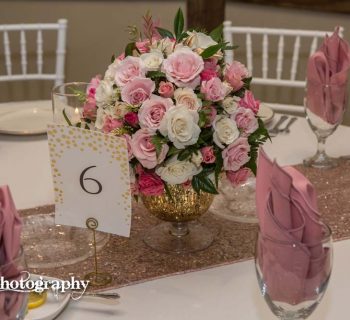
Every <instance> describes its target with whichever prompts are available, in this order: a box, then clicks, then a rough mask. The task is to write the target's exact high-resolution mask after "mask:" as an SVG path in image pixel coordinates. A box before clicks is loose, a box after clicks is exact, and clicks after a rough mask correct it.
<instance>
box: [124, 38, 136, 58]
mask: <svg viewBox="0 0 350 320" xmlns="http://www.w3.org/2000/svg"><path fill="white" fill-rule="evenodd" d="M135 49H137V48H136V43H135V42H130V43H128V44H127V45H126V47H125V57H127V56H132V55H133V51H134V50H135Z"/></svg>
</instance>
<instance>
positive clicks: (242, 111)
mask: <svg viewBox="0 0 350 320" xmlns="http://www.w3.org/2000/svg"><path fill="white" fill-rule="evenodd" d="M231 119H232V120H234V121H236V124H237V127H238V128H239V129H242V130H243V134H244V135H249V134H251V133H253V132H254V131H255V130H256V129H258V127H259V124H258V120H257V119H256V118H255V115H254V112H253V111H252V110H251V109H246V108H242V107H240V108H238V110H237V111H236V112H235V113H233V114H232V115H231Z"/></svg>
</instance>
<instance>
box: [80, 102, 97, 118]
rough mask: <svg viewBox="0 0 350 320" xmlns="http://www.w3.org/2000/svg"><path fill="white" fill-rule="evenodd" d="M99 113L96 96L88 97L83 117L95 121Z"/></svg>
mask: <svg viewBox="0 0 350 320" xmlns="http://www.w3.org/2000/svg"><path fill="white" fill-rule="evenodd" d="M96 115H97V105H96V100H95V98H92V97H90V96H89V97H88V99H87V101H86V102H85V103H84V106H83V117H84V118H85V119H90V120H93V121H95V120H96Z"/></svg>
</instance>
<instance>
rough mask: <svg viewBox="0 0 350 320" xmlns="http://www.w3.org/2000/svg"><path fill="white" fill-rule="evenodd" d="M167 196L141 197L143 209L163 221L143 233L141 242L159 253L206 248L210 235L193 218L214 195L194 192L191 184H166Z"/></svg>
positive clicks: (205, 208)
mask: <svg viewBox="0 0 350 320" xmlns="http://www.w3.org/2000/svg"><path fill="white" fill-rule="evenodd" d="M168 189H169V193H170V194H171V197H170V196H169V195H168V194H167V193H164V194H163V195H160V196H142V197H141V198H142V201H143V203H144V205H145V207H146V209H147V210H148V211H149V212H150V213H151V214H152V215H154V216H156V217H157V218H159V219H161V220H163V221H166V222H163V223H160V224H158V225H157V226H155V227H154V228H152V229H151V230H150V231H148V232H147V234H146V236H145V238H144V241H145V243H146V244H147V245H148V246H150V247H151V248H153V249H155V250H157V251H161V252H175V253H186V252H194V251H199V250H203V249H206V248H207V247H209V246H210V245H211V243H212V242H213V239H214V237H213V234H212V233H211V231H210V230H209V229H208V228H206V227H205V226H203V225H201V224H200V223H199V222H197V221H194V220H196V219H197V218H199V217H200V216H201V215H202V214H204V213H205V212H206V211H207V210H208V209H209V207H210V205H211V204H212V202H213V200H214V195H213V194H210V193H206V192H202V191H201V192H200V193H199V194H198V193H196V192H195V191H194V190H193V188H192V187H184V186H183V185H168Z"/></svg>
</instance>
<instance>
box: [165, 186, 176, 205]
mask: <svg viewBox="0 0 350 320" xmlns="http://www.w3.org/2000/svg"><path fill="white" fill-rule="evenodd" d="M164 189H165V193H166V194H167V196H168V198H169V199H170V201H171V202H174V198H173V196H172V195H171V192H170V190H169V187H168V184H167V183H166V182H164Z"/></svg>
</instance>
